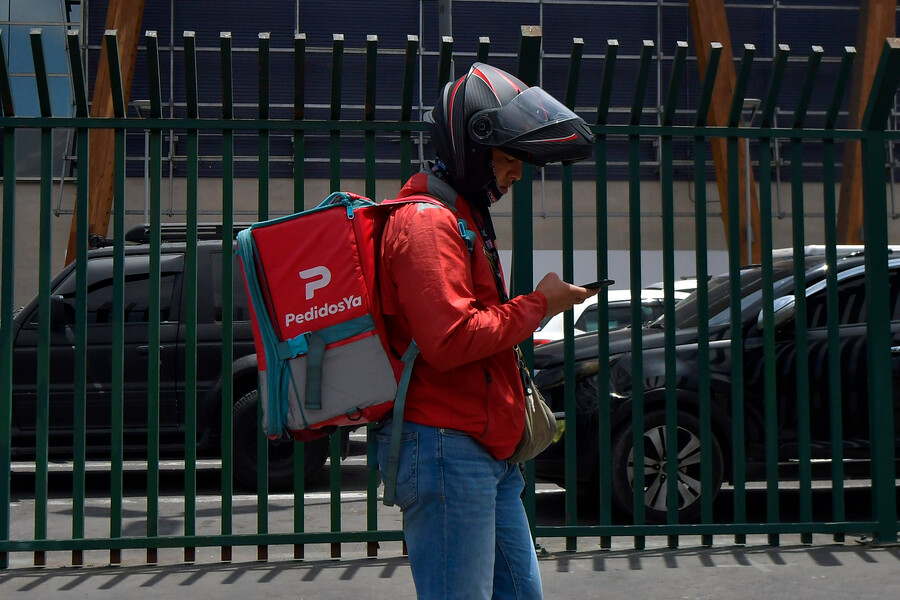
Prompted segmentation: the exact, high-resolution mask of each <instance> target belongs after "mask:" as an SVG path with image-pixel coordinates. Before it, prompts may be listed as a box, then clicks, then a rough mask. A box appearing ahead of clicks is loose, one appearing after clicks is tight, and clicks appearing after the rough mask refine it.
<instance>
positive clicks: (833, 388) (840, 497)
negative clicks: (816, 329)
mask: <svg viewBox="0 0 900 600" xmlns="http://www.w3.org/2000/svg"><path fill="white" fill-rule="evenodd" d="M855 58H856V49H855V48H852V47H845V48H844V56H843V57H842V58H841V66H840V70H839V71H838V78H837V82H836V83H835V86H834V94H833V95H832V97H831V104H830V105H829V107H828V111H827V112H826V113H825V130H826V132H828V135H827V136H826V137H825V138H824V140H823V141H822V164H823V167H824V168H823V172H822V188H823V190H824V198H823V210H824V213H825V264H826V266H827V269H826V271H825V279H826V282H827V283H826V288H827V289H826V293H827V299H826V303H827V312H828V406H829V413H830V415H829V416H830V419H829V432H830V437H831V465H832V467H831V518H832V519H833V520H834V521H843V520H845V519H846V498H845V493H844V427H843V421H842V419H843V403H842V399H841V389H842V387H841V336H840V329H839V328H840V319H839V310H840V307H839V306H838V289H837V248H836V246H837V199H836V198H835V180H836V177H835V171H836V170H837V167H836V165H837V154H836V152H835V148H834V137H833V136H834V128H835V124H836V122H837V119H838V114H839V111H840V107H841V103H842V101H843V98H844V96H845V91H846V88H847V83H848V82H849V81H850V73H851V67H852V65H853V60H854V59H855ZM833 539H834V541H835V542H843V541H844V534H843V533H835V534H834V537H833Z"/></svg>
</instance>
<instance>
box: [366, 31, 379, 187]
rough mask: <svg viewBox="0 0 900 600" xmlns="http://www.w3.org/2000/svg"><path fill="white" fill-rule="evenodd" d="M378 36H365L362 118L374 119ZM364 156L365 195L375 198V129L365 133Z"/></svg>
mask: <svg viewBox="0 0 900 600" xmlns="http://www.w3.org/2000/svg"><path fill="white" fill-rule="evenodd" d="M377 64H378V36H377V35H368V36H366V99H365V107H364V108H363V113H364V115H363V118H364V119H365V120H366V121H374V120H375V100H376V97H375V96H376V95H375V90H376V86H377V78H376V74H377V70H376V67H377ZM364 136H365V156H366V196H368V197H369V198H373V199H374V198H375V195H376V194H375V130H372V129H368V130H366V132H365V134H364Z"/></svg>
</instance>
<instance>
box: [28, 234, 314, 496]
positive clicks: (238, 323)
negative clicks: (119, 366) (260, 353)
mask: <svg viewBox="0 0 900 600" xmlns="http://www.w3.org/2000/svg"><path fill="white" fill-rule="evenodd" d="M179 229H181V230H182V231H181V232H180V233H179ZM220 236H221V232H219V231H218V230H217V229H216V228H211V229H210V231H208V232H203V231H202V232H201V241H200V242H199V243H198V246H197V265H198V269H197V297H198V298H199V301H198V306H197V440H198V452H200V453H201V454H204V453H205V454H206V455H213V456H218V455H219V452H220V444H221V442H220V440H221V423H222V417H221V414H222V413H221V411H222V410H223V407H222V398H221V391H222V382H223V373H225V374H226V376H227V373H228V371H227V370H225V369H223V363H222V306H223V302H222V277H221V274H222V261H223V256H222V242H221V237H220ZM179 237H180V238H181V241H174V240H176V239H178V238H179ZM126 239H127V240H129V241H131V242H136V243H130V244H126V246H125V262H124V271H125V283H124V296H125V302H124V307H125V325H124V348H123V351H124V364H125V369H124V380H125V381H124V406H123V412H124V447H125V452H126V453H127V455H129V456H132V457H133V456H142V455H146V452H147V443H148V440H147V430H148V428H147V422H148V406H149V405H148V383H147V381H148V368H147V365H148V355H149V345H148V335H149V325H150V320H151V314H150V305H149V295H150V294H149V290H150V275H149V273H150V252H151V248H150V245H149V244H148V240H147V237H146V229H145V228H144V227H137V228H135V229H133V230H132V231H130V232H129V233H128V235H127V236H126ZM183 240H184V234H183V226H182V227H181V228H178V227H174V228H171V229H170V228H168V227H166V228H164V234H163V243H162V244H161V246H160V248H159V252H160V299H161V304H160V313H159V319H160V336H161V337H160V354H159V356H160V368H159V372H160V380H159V422H160V431H159V441H160V449H161V452H162V453H163V456H165V455H167V454H168V455H174V456H184V442H185V422H186V421H185V366H184V365H185V333H186V323H185V308H184V300H185V295H184V289H183V288H184V284H185V280H186V277H185V273H184V267H185V243H184V241H183ZM87 280H88V281H87V285H88V295H87V373H86V378H87V388H86V389H87V405H86V406H87V408H86V450H87V454H88V457H89V458H91V457H106V458H108V457H109V450H110V441H111V422H112V421H111V408H112V369H111V364H112V336H113V324H112V306H113V252H112V248H109V247H106V248H99V249H94V250H91V251H89V252H88V261H87ZM233 280H234V287H233V292H232V293H233V297H234V309H233V316H234V334H233V336H232V337H233V342H234V350H233V357H234V361H233V363H232V365H231V370H230V372H231V377H232V385H233V398H230V399H228V402H229V406H227V407H225V410H231V411H232V412H233V423H234V425H233V434H234V442H233V458H234V462H233V465H234V478H235V480H236V481H237V482H238V483H239V484H242V485H243V486H244V487H247V488H252V489H255V487H256V471H257V468H256V444H257V430H258V429H259V424H258V420H257V404H258V402H257V389H256V386H257V364H256V354H255V349H254V346H253V331H252V326H251V323H250V321H249V319H250V310H249V308H248V304H247V294H246V291H245V289H244V283H243V279H242V276H241V273H240V269H239V267H238V266H237V264H235V269H234V277H233ZM50 289H51V291H50V294H51V295H50V304H51V311H50V312H51V322H50V364H51V368H50V370H49V372H48V373H38V372H37V355H38V342H39V328H38V317H39V311H38V299H37V298H35V299H33V300H31V301H30V302H29V303H28V304H27V305H26V306H24V307H23V308H22V309H21V310H19V311H18V312H17V313H16V315H15V318H14V325H13V339H14V342H13V343H14V354H13V395H12V439H11V442H12V453H13V456H14V457H16V458H28V457H32V456H34V454H35V439H36V435H35V433H36V417H37V382H38V378H40V377H47V378H49V388H50V411H49V425H50V437H49V440H48V441H49V448H50V454H51V457H61V458H65V457H71V456H72V448H73V431H74V425H73V423H74V392H73V390H74V382H75V371H74V365H75V334H74V324H75V295H76V288H75V264H74V263H72V264H70V265H69V266H67V267H66V268H64V269H63V270H62V272H60V273H59V275H57V276H56V277H55V278H54V279H53V281H52V283H51V286H50ZM327 456H328V439H327V438H321V439H319V440H315V441H313V442H310V443H308V444H307V447H306V471H305V473H306V478H307V479H311V478H313V477H315V476H316V474H317V473H318V472H319V471H320V470H321V468H322V466H323V464H324V463H325V460H326V458H327ZM269 481H270V485H271V486H272V487H273V488H284V487H286V486H288V485H290V484H291V482H292V481H293V442H290V441H283V442H282V441H272V442H270V443H269Z"/></svg>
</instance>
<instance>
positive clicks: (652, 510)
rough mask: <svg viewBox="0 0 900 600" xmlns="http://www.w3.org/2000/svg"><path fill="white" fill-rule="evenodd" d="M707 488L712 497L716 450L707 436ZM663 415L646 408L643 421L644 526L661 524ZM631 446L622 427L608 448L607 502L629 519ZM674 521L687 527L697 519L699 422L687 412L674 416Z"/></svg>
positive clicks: (717, 474) (718, 467)
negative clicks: (676, 493)
mask: <svg viewBox="0 0 900 600" xmlns="http://www.w3.org/2000/svg"><path fill="white" fill-rule="evenodd" d="M710 441H711V447H712V448H711V449H712V489H711V490H710V492H709V493H710V494H711V496H712V497H713V498H715V497H716V495H717V494H718V492H719V489H720V488H721V487H722V479H723V465H724V459H723V457H722V449H721V446H720V445H719V442H718V440H717V439H716V437H715V435H713V436H712V439H711V440H710ZM665 443H666V413H665V411H664V410H651V411H648V413H647V414H646V415H645V418H644V466H645V468H644V509H645V510H644V515H645V517H646V521H647V522H648V523H666V521H667V508H666V496H667V489H668V488H667V484H666V475H667V474H666V465H665ZM633 450H634V447H633V440H632V427H631V426H630V425H628V426H626V427H623V428H622V429H621V430H620V431H619V432H618V433H617V435H616V436H615V438H614V440H613V444H612V469H613V473H612V496H613V502H614V504H615V505H616V507H617V508H619V509H620V510H621V511H622V512H623V513H624V514H627V515H632V514H633V512H634V510H633V508H634V504H633V487H632V481H633V461H634V452H633ZM678 456H679V458H678V487H679V498H678V522H679V523H691V522H693V521H696V520H697V519H698V518H699V517H700V510H701V504H702V502H701V498H702V490H701V484H700V481H701V475H700V422H699V421H698V420H697V418H696V417H695V416H693V415H691V414H689V413H686V412H683V411H679V412H678Z"/></svg>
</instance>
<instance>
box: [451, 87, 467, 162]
mask: <svg viewBox="0 0 900 600" xmlns="http://www.w3.org/2000/svg"><path fill="white" fill-rule="evenodd" d="M464 80H465V77H460V79H459V81H457V82H456V85H455V86H453V91H452V92H450V106H449V107H448V108H447V126H448V127H449V129H450V148H451V150H452V151H453V154H454V157H455V155H456V142H455V141H454V140H453V101H454V100H455V99H456V90H458V89H459V86H461V85H462V82H463V81H464ZM446 160H450V158H449V157H448V158H447V159H446Z"/></svg>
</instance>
